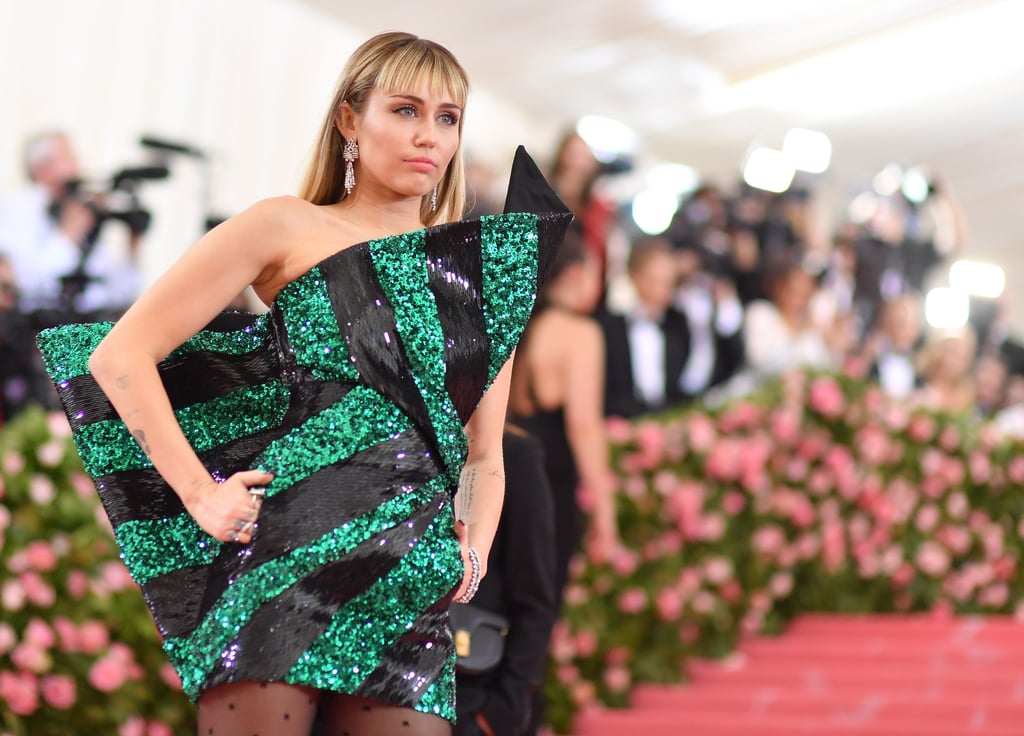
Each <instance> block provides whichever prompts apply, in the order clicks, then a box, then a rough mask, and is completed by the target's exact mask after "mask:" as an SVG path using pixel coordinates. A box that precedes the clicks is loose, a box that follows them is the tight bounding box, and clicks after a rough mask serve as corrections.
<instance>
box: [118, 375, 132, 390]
mask: <svg viewBox="0 0 1024 736" xmlns="http://www.w3.org/2000/svg"><path fill="white" fill-rule="evenodd" d="M114 383H116V384H117V387H118V388H128V387H129V386H131V385H132V382H131V381H129V380H128V376H118V377H117V378H115V379H114Z"/></svg>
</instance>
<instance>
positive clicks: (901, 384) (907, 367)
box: [878, 351, 917, 399]
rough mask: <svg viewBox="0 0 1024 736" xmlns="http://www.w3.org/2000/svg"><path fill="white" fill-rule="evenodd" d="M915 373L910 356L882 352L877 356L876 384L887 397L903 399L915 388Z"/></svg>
mask: <svg viewBox="0 0 1024 736" xmlns="http://www.w3.org/2000/svg"><path fill="white" fill-rule="evenodd" d="M916 377H917V371H916V370H914V359H913V357H912V356H910V355H901V354H900V353H890V352H888V351H887V352H884V353H882V354H881V355H879V356H878V382H879V384H881V386H882V390H883V391H885V393H886V394H888V395H889V396H893V397H896V398H899V399H905V398H907V397H908V396H910V394H911V392H912V391H913V390H914V389H915V388H916V386H915V381H916Z"/></svg>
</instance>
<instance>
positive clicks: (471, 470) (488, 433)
mask: <svg viewBox="0 0 1024 736" xmlns="http://www.w3.org/2000/svg"><path fill="white" fill-rule="evenodd" d="M511 376H512V360H511V359H509V360H508V361H507V362H506V363H505V365H504V367H502V369H501V370H500V371H499V372H498V375H497V377H496V378H495V379H494V383H492V384H491V387H490V388H489V389H488V390H487V393H486V394H484V397H483V399H482V400H481V401H480V404H479V405H478V406H477V408H476V410H475V411H474V412H473V416H472V417H470V419H469V422H468V423H467V424H466V435H467V436H468V438H469V453H468V456H467V458H466V465H465V466H464V467H463V469H462V476H461V478H460V480H459V490H458V492H457V493H456V494H455V517H456V518H457V519H458V520H460V521H463V522H465V523H466V525H467V526H468V527H469V528H468V542H469V546H470V547H473V548H474V549H476V551H477V554H478V555H479V556H480V564H481V565H482V566H483V572H484V573H486V571H487V558H488V556H489V555H490V552H491V544H492V543H493V542H494V533H495V532H496V531H497V529H498V520H499V519H500V518H501V506H502V502H503V501H504V498H505V465H504V455H503V453H502V433H503V432H504V427H505V410H506V407H507V404H508V391H509V382H510V379H511ZM467 583H468V577H467V579H466V580H464V581H463V587H462V588H460V589H459V591H458V592H457V593H456V595H455V598H456V599H458V598H459V597H460V596H461V595H462V592H463V588H464V587H465V586H466V584H467Z"/></svg>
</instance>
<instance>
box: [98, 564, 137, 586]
mask: <svg viewBox="0 0 1024 736" xmlns="http://www.w3.org/2000/svg"><path fill="white" fill-rule="evenodd" d="M100 575H101V577H102V579H103V584H104V586H105V587H106V589H107V590H109V591H111V592H114V593H116V592H118V591H121V590H127V589H128V588H131V587H132V586H134V585H135V581H134V580H132V576H131V574H130V573H129V572H128V568H127V567H125V565H124V563H123V562H107V563H105V564H104V565H103V567H102V569H101V570H100Z"/></svg>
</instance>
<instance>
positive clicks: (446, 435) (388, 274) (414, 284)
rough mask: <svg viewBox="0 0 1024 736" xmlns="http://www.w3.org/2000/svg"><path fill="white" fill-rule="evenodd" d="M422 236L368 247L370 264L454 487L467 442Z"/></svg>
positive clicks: (386, 240) (416, 234)
mask: <svg viewBox="0 0 1024 736" xmlns="http://www.w3.org/2000/svg"><path fill="white" fill-rule="evenodd" d="M424 242H425V231H423V230H418V231H416V232H413V233H406V234H404V235H396V236H394V237H392V238H384V239H382V240H376V241H373V242H372V243H370V248H371V251H370V252H371V253H372V255H373V263H374V266H375V268H376V269H377V277H378V280H379V281H380V285H381V288H382V289H383V291H384V294H385V296H386V297H387V299H388V301H389V302H390V303H391V307H392V309H394V314H395V326H396V328H397V330H398V334H399V336H400V337H401V339H402V345H403V346H404V347H405V354H406V357H407V358H408V360H409V364H410V365H411V366H412V377H413V380H414V381H415V383H416V387H417V388H418V389H419V392H420V396H422V397H423V402H424V404H425V405H426V407H427V413H428V414H429V415H430V421H431V423H432V424H433V427H434V434H435V436H436V438H437V444H438V449H440V451H441V456H442V459H443V460H444V464H445V467H446V468H447V472H448V475H449V480H450V482H451V483H452V485H456V484H457V483H458V474H459V473H460V472H461V471H462V465H463V463H465V460H466V448H467V440H466V434H465V432H463V430H462V421H461V420H460V419H459V414H458V412H457V411H456V409H455V404H454V402H453V401H452V399H451V396H449V395H448V391H447V390H446V388H445V373H446V365H445V362H444V331H443V330H442V329H441V320H440V319H439V318H438V315H437V304H436V302H435V301H434V292H433V291H432V290H431V289H430V278H429V274H428V272H427V261H426V254H425V252H424Z"/></svg>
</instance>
